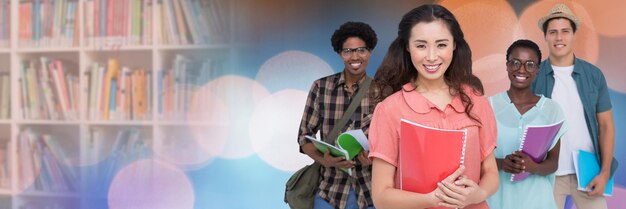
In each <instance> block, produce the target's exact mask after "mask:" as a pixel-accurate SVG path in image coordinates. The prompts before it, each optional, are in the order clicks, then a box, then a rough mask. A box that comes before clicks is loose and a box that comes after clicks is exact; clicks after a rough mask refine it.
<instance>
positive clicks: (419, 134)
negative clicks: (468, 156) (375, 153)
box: [399, 119, 467, 194]
mask: <svg viewBox="0 0 626 209" xmlns="http://www.w3.org/2000/svg"><path fill="white" fill-rule="evenodd" d="M466 136H467V129H464V130H446V129H437V128H432V127H428V126H424V125H420V124H417V123H414V122H411V121H408V120H405V119H401V122H400V160H399V173H400V189H402V190H405V191H411V192H417V193H421V194H426V193H429V192H432V191H433V190H435V188H437V182H440V181H441V180H443V179H445V178H446V177H448V176H449V175H451V174H452V173H454V171H456V169H458V168H459V166H461V165H462V164H463V161H464V157H465V140H466Z"/></svg>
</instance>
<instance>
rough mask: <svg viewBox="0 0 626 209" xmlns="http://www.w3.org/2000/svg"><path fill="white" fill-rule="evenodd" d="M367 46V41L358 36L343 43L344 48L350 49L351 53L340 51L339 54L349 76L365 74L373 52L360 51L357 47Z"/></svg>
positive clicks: (357, 76)
mask: <svg viewBox="0 0 626 209" xmlns="http://www.w3.org/2000/svg"><path fill="white" fill-rule="evenodd" d="M357 48H367V45H366V44H365V41H363V40H362V39H361V38H358V37H350V38H348V39H346V41H345V42H344V43H343V49H350V52H349V53H345V54H344V53H342V52H340V53H339V56H340V57H341V59H342V60H343V64H344V69H345V71H346V73H348V74H349V76H354V77H355V78H360V77H361V76H362V75H364V74H365V68H366V67H367V63H368V61H369V59H370V56H371V53H370V51H369V50H367V51H366V52H359V51H357V50H355V49H357Z"/></svg>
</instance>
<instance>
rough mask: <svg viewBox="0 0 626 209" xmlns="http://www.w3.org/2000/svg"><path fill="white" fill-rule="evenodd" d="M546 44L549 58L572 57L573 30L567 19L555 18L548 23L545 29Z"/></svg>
mask: <svg viewBox="0 0 626 209" xmlns="http://www.w3.org/2000/svg"><path fill="white" fill-rule="evenodd" d="M545 39H546V42H547V43H548V48H549V49H550V58H553V59H562V58H564V57H567V56H573V54H574V51H573V49H572V47H573V45H574V39H575V34H574V29H573V28H572V24H571V22H570V21H569V20H568V19H565V18H556V19H552V20H550V22H548V27H547V28H546V36H545Z"/></svg>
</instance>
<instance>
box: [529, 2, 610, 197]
mask: <svg viewBox="0 0 626 209" xmlns="http://www.w3.org/2000/svg"><path fill="white" fill-rule="evenodd" d="M538 26H539V28H540V29H542V30H543V33H544V38H545V40H546V43H547V44H548V48H549V49H550V56H549V58H548V59H546V60H545V61H543V62H542V63H541V66H540V69H541V70H540V71H539V73H538V74H537V79H536V80H535V82H534V83H533V89H534V92H535V93H537V94H543V95H545V96H547V97H550V98H552V99H554V100H555V101H556V102H557V103H559V104H561V108H562V109H563V112H564V113H565V118H566V120H567V121H568V123H569V125H570V129H569V131H568V132H567V133H566V134H565V135H564V136H563V138H562V142H561V150H560V157H559V166H558V169H557V170H556V183H555V188H554V198H555V199H556V202H557V206H558V207H559V208H563V207H564V205H565V198H566V197H567V195H571V197H572V199H573V200H574V203H575V204H576V207H577V208H579V209H586V208H594V209H601V208H607V205H606V200H605V199H604V197H603V196H602V194H603V192H604V189H605V187H606V183H607V181H608V180H609V178H610V177H611V175H613V173H614V171H615V169H616V168H617V161H615V160H614V158H613V147H614V145H615V129H614V126H613V116H612V111H611V99H610V97H609V91H608V87H607V83H606V80H605V78H604V75H603V74H602V71H600V69H598V68H597V67H596V66H594V65H593V64H591V63H588V62H586V61H584V60H582V59H579V58H577V57H576V56H575V55H574V51H573V47H574V42H575V38H576V29H577V28H580V21H579V19H578V17H576V16H575V15H574V14H573V13H572V11H571V10H570V9H569V8H568V7H567V6H565V5H564V4H557V5H556V6H554V7H553V8H552V9H551V10H550V12H549V13H548V15H547V16H545V17H543V18H541V19H540V20H539V22H538ZM578 150H585V151H589V152H595V153H596V156H597V157H598V159H599V162H600V165H601V171H600V173H599V174H598V175H597V176H596V177H595V178H594V179H593V180H592V181H591V183H590V184H589V186H588V187H587V188H586V189H587V190H588V191H580V190H578V189H577V188H578V181H577V178H576V170H575V169H574V160H575V159H573V156H572V152H574V151H578Z"/></svg>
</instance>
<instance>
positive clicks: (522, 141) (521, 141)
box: [511, 128, 528, 181]
mask: <svg viewBox="0 0 626 209" xmlns="http://www.w3.org/2000/svg"><path fill="white" fill-rule="evenodd" d="M526 133H528V128H525V129H524V133H522V137H521V138H520V139H519V140H520V144H519V149H517V151H522V148H524V142H525V141H526ZM513 179H515V174H511V181H514V180H513Z"/></svg>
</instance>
